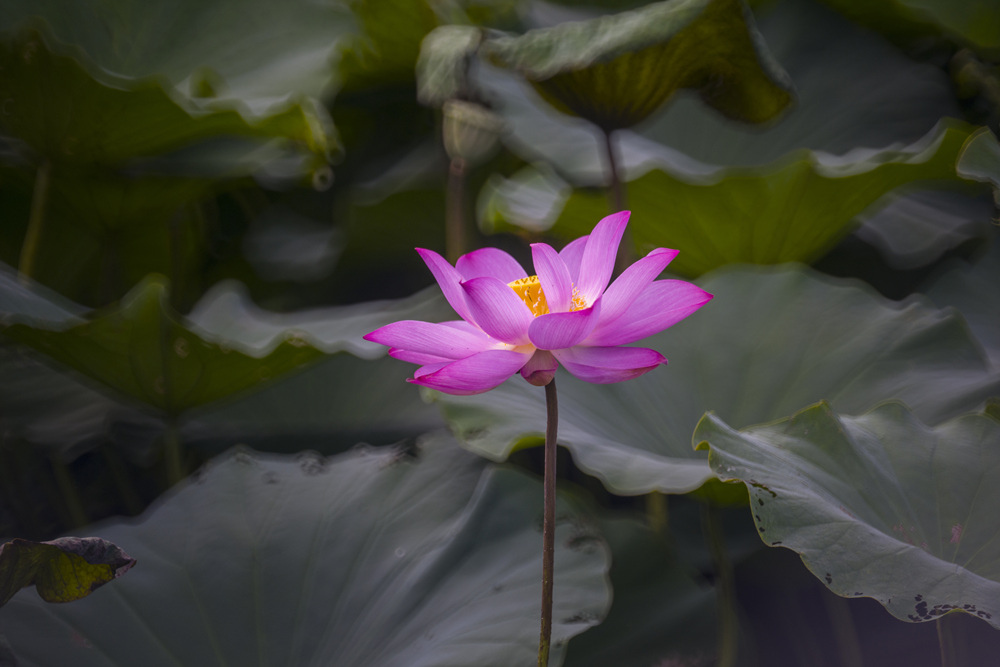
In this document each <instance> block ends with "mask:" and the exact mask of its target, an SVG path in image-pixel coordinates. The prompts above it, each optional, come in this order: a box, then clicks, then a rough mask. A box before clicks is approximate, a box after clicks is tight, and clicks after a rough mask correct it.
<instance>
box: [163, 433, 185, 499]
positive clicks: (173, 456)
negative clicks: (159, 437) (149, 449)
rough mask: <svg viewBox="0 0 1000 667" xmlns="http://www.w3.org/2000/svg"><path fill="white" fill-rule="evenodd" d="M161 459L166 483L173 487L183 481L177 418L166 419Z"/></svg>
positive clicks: (182, 460)
mask: <svg viewBox="0 0 1000 667" xmlns="http://www.w3.org/2000/svg"><path fill="white" fill-rule="evenodd" d="M163 459H164V461H165V463H166V467H167V483H168V484H169V485H170V486H174V485H175V484H177V483H178V482H180V481H181V480H183V479H184V456H183V454H182V452H181V437H180V433H179V429H178V428H177V418H176V417H168V418H167V420H166V429H165V430H164V431H163Z"/></svg>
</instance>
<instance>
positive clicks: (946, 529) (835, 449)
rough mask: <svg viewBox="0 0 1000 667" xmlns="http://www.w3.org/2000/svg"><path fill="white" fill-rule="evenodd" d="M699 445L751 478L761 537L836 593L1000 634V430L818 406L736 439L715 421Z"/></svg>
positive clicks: (968, 419) (718, 464)
mask: <svg viewBox="0 0 1000 667" xmlns="http://www.w3.org/2000/svg"><path fill="white" fill-rule="evenodd" d="M694 442H695V443H700V444H698V446H699V447H700V448H707V449H710V454H709V463H710V465H711V466H712V468H713V470H715V472H716V473H717V474H718V475H719V476H720V477H721V478H723V479H737V480H741V481H743V482H745V483H746V484H747V485H748V489H749V491H750V495H751V503H750V506H751V509H752V511H753V514H754V520H755V521H756V523H757V530H758V532H759V533H760V535H761V538H762V539H763V540H764V541H765V542H767V543H768V544H770V545H779V544H780V545H782V546H785V547H787V548H789V549H792V550H794V551H796V552H798V553H799V554H800V555H801V556H802V559H803V561H804V562H805V564H806V566H807V567H808V568H809V569H810V570H811V571H812V572H813V574H815V575H816V576H817V577H819V578H821V579H822V580H823V581H824V582H825V583H826V585H827V586H828V587H829V588H830V589H831V590H833V591H834V592H835V593H837V594H839V595H842V596H845V597H862V596H864V597H871V598H874V599H876V600H878V601H879V602H881V603H882V604H883V605H884V606H885V607H886V609H888V610H889V612H890V613H892V614H893V615H894V616H896V617H897V618H899V619H902V620H909V621H914V622H919V621H929V620H934V619H936V618H938V617H940V616H941V615H943V614H946V613H948V612H951V611H964V612H967V613H970V614H974V615H976V616H978V617H980V618H982V619H985V620H986V621H988V622H989V623H990V624H992V625H993V626H994V627H1000V604H998V602H997V601H998V599H1000V539H998V538H1000V526H998V524H997V522H996V520H995V513H994V507H995V506H996V503H997V502H998V500H1000V498H995V497H994V496H996V495H997V493H998V492H997V491H996V485H995V484H993V479H994V478H995V476H996V475H997V474H1000V423H998V422H997V421H996V420H995V419H993V418H991V417H987V416H985V415H967V416H963V417H960V418H957V419H954V420H951V421H949V422H946V423H944V424H942V425H940V426H938V427H936V428H930V427H928V426H926V425H924V424H923V423H921V421H920V420H919V419H917V418H916V417H915V416H914V415H913V414H912V413H911V412H909V411H908V410H907V409H906V408H905V407H904V406H902V405H900V404H896V403H889V404H885V405H882V406H879V407H878V408H876V409H874V410H872V411H871V412H869V413H868V414H865V415H862V416H859V417H846V416H839V415H837V414H835V413H834V412H833V411H832V410H831V408H830V406H829V405H828V404H826V403H821V404H819V405H816V406H814V407H811V408H808V409H806V410H803V411H802V412H799V413H798V414H796V415H794V416H792V417H789V418H786V419H782V420H781V421H778V422H774V423H772V424H767V425H764V426H758V427H753V428H749V429H746V430H744V431H738V430H736V429H734V428H732V427H731V426H729V425H727V424H726V423H725V422H724V421H722V420H721V419H720V418H719V417H717V416H715V415H712V414H709V415H706V417H705V418H704V420H702V422H701V423H700V424H699V425H698V428H697V430H696V431H695V434H694Z"/></svg>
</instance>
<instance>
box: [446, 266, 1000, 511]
mask: <svg viewBox="0 0 1000 667" xmlns="http://www.w3.org/2000/svg"><path fill="white" fill-rule="evenodd" d="M698 284H699V285H700V286H701V287H703V288H704V289H705V290H707V291H708V292H710V293H712V294H714V295H715V298H714V299H713V300H712V302H711V303H710V304H708V305H706V306H705V307H704V308H702V309H701V310H699V311H698V312H697V313H695V314H694V315H692V316H691V317H690V318H688V319H687V320H685V321H684V322H682V323H680V324H678V325H675V326H674V327H672V328H670V329H668V330H666V331H664V332H663V333H660V334H657V335H655V336H651V337H650V338H648V339H645V340H644V341H642V342H641V343H640V344H641V345H642V346H643V347H650V348H653V349H656V350H658V351H660V352H662V353H663V354H664V355H666V356H667V358H668V359H670V364H669V365H668V366H665V367H662V368H659V369H657V370H654V371H652V372H650V373H647V374H646V375H643V376H641V377H639V378H636V379H634V380H629V381H628V382H623V383H619V384H611V385H595V384H587V383H584V382H581V381H577V380H575V379H574V378H573V377H572V376H570V375H569V374H567V373H563V372H560V373H559V374H558V377H557V378H556V381H557V383H558V389H559V415H560V424H559V442H560V444H562V445H564V446H565V447H567V448H568V449H569V450H570V451H571V452H572V454H573V460H574V461H575V462H576V464H577V465H579V466H580V468H582V469H583V470H584V471H585V472H587V473H589V474H591V475H594V476H596V477H598V478H599V479H600V480H601V481H602V482H603V483H604V485H605V486H606V487H607V488H608V489H609V490H611V491H612V492H614V493H617V494H621V495H634V494H642V493H648V492H650V491H654V490H657V491H662V492H664V493H686V492H688V491H691V490H694V489H696V488H698V487H699V486H701V485H702V484H704V483H705V481H706V480H709V479H711V478H713V476H714V475H713V473H712V471H711V470H710V469H709V468H708V466H707V464H706V462H705V459H704V457H703V456H702V455H701V454H700V453H696V452H692V451H691V449H690V435H691V432H692V431H693V430H694V427H695V425H696V424H697V423H698V419H699V418H700V417H701V416H702V414H704V413H705V412H706V411H708V410H714V411H715V412H716V413H718V414H719V416H720V418H722V419H725V420H726V421H727V423H730V424H733V425H735V426H736V427H744V426H748V425H750V424H757V423H762V422H766V421H770V420H773V419H778V418H780V417H782V416H783V415H788V414H791V413H793V412H795V411H796V410H799V409H801V408H802V407H804V406H806V405H810V404H812V403H815V402H816V401H819V400H821V399H826V400H829V401H830V402H831V404H832V405H833V406H834V409H836V410H838V411H840V412H843V413H848V414H851V413H859V412H862V411H864V410H867V409H869V408H870V407H871V406H873V405H875V404H876V403H879V402H881V401H884V400H887V399H890V398H898V399H900V400H903V401H905V402H906V403H907V404H908V405H910V406H911V407H912V408H913V410H914V411H915V413H916V414H917V415H918V416H919V417H920V418H921V419H924V420H925V421H928V422H930V423H937V422H940V421H942V420H944V419H946V418H948V417H950V416H954V415H956V414H960V413H961V412H964V411H966V410H969V409H972V408H973V407H975V406H977V405H979V404H980V403H981V402H982V401H983V400H984V399H985V398H987V397H989V396H992V395H995V394H997V393H998V388H1000V377H998V376H997V374H996V373H995V371H992V370H991V369H990V366H989V363H988V362H987V360H986V359H985V358H984V356H983V354H982V351H981V348H980V347H979V345H978V343H977V342H976V341H975V340H973V339H972V337H971V336H970V334H969V331H968V328H967V326H966V324H965V322H964V321H963V320H962V319H961V317H959V316H958V315H957V314H955V313H954V312H953V311H949V310H945V311H940V310H936V309H934V308H931V307H929V306H928V305H927V304H926V302H923V301H920V300H909V301H905V302H903V303H894V302H891V301H887V300H886V299H884V298H882V297H880V296H878V295H877V294H875V293H874V292H873V290H871V288H868V287H866V286H864V285H862V284H860V283H856V282H853V281H839V280H832V279H830V278H825V277H823V276H821V275H819V274H817V273H814V272H812V271H810V270H807V269H804V268H802V267H797V266H782V267H776V268H762V267H757V268H753V267H731V268H726V269H720V270H719V271H716V272H713V273H712V274H710V275H707V276H705V277H704V278H703V279H702V280H699V281H698ZM435 398H436V400H437V401H438V402H439V403H440V404H441V405H442V408H443V409H444V413H445V417H446V419H447V420H448V421H449V423H450V425H451V427H452V430H453V431H454V432H455V433H456V435H457V436H458V437H459V439H460V441H462V442H463V443H464V444H465V445H466V446H467V447H469V448H470V449H472V450H473V451H475V452H478V453H480V454H482V455H484V456H487V457H489V458H492V459H498V460H499V459H504V458H506V457H507V456H508V455H509V454H510V452H511V451H513V450H514V449H516V448H519V447H525V446H530V445H534V444H537V443H538V442H539V441H540V438H541V434H543V433H544V427H545V401H544V397H543V396H542V392H541V390H540V389H539V388H537V387H532V386H531V385H529V384H527V383H526V382H524V381H523V380H522V379H520V378H519V377H515V378H513V379H511V380H509V381H507V382H506V383H504V384H503V385H501V386H500V387H498V388H496V389H494V390H492V391H490V392H488V393H486V394H482V395H478V396H468V397H459V396H448V395H443V394H442V395H437V394H436V395H435Z"/></svg>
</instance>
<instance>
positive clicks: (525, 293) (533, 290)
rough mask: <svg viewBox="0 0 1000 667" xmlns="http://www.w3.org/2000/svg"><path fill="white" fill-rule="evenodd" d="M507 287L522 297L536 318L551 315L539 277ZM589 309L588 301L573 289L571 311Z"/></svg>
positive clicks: (520, 280)
mask: <svg viewBox="0 0 1000 667" xmlns="http://www.w3.org/2000/svg"><path fill="white" fill-rule="evenodd" d="M507 286H508V287H510V288H511V289H512V290H514V293H515V294H517V295H518V296H519V297H521V301H524V305H526V306H527V307H528V308H530V309H531V314H532V315H534V316H535V317H538V316H539V315H548V314H549V304H548V302H547V301H546V300H545V292H543V291H542V283H540V282H538V276H528V277H527V278H518V279H517V280H515V281H514V282H512V283H507ZM586 307H587V301H586V299H584V298H583V297H582V296H580V294H579V293H578V292H577V289H576V288H575V287H574V288H573V301H572V303H570V305H569V309H570V311H574V310H583V309H584V308H586Z"/></svg>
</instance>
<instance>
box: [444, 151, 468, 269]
mask: <svg viewBox="0 0 1000 667" xmlns="http://www.w3.org/2000/svg"><path fill="white" fill-rule="evenodd" d="M466 171H467V169H466V163H465V160H463V159H462V158H460V157H456V158H452V159H451V164H450V165H449V167H448V193H447V197H446V198H445V239H444V245H445V254H446V255H447V257H448V261H449V262H451V263H452V264H454V263H455V262H456V261H458V258H459V257H461V256H462V255H463V254H465V174H466Z"/></svg>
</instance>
